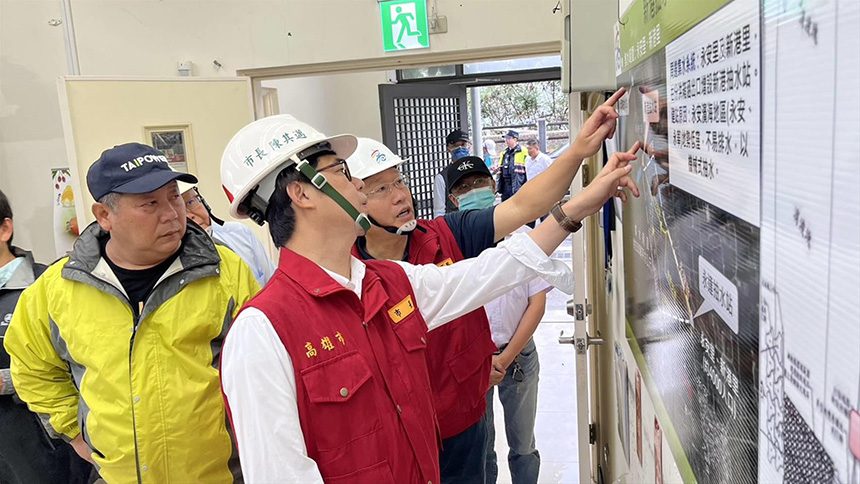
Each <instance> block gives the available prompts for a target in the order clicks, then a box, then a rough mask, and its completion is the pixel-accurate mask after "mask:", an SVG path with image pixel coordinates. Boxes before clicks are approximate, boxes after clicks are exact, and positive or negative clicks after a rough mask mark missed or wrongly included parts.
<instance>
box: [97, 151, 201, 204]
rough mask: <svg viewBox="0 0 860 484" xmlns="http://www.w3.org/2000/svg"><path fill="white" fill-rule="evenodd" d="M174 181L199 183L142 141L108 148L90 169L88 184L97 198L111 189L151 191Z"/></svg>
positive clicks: (128, 191)
mask: <svg viewBox="0 0 860 484" xmlns="http://www.w3.org/2000/svg"><path fill="white" fill-rule="evenodd" d="M173 180H180V181H184V182H186V183H197V177H195V176H194V175H191V174H188V173H180V172H177V171H173V170H172V169H170V165H169V164H168V163H167V157H166V156H164V153H162V152H160V151H158V150H157V149H155V148H153V147H152V146H146V145H143V144H140V143H126V144H123V145H119V146H114V147H113V148H111V149H109V150H105V151H104V152H102V155H101V156H100V157H99V159H98V160H96V162H95V163H93V164H92V166H90V169H89V170H88V171H87V187H88V188H89V189H90V195H92V196H93V198H94V199H95V200H99V199H100V198H102V197H103V196H105V195H107V194H108V193H111V192H114V193H149V192H152V191H155V190H158V189H159V188H161V187H163V186H164V185H166V184H168V183H169V182H171V181H173Z"/></svg>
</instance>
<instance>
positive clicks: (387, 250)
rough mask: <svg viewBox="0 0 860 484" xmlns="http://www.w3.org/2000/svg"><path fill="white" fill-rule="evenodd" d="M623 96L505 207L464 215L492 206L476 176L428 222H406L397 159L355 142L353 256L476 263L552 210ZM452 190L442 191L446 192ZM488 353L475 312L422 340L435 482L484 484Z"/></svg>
mask: <svg viewBox="0 0 860 484" xmlns="http://www.w3.org/2000/svg"><path fill="white" fill-rule="evenodd" d="M624 92H625V90H624V89H621V90H619V91H618V92H617V93H615V95H613V96H612V97H611V98H610V99H609V100H608V101H606V103H604V105H603V106H601V107H599V108H598V109H597V111H595V113H594V114H593V115H592V116H591V117H590V118H589V119H588V120H587V121H586V122H585V124H584V125H583V127H582V130H581V131H580V132H579V134H578V135H577V138H576V141H575V142H574V143H573V147H572V148H571V149H570V150H568V152H567V153H565V155H563V156H562V157H560V158H559V159H558V161H556V163H554V164H553V165H552V166H551V167H550V168H549V169H547V171H546V173H544V174H543V175H542V176H539V177H537V178H535V179H534V180H532V181H531V182H530V183H528V184H526V185H524V186H523V188H522V189H521V190H520V191H519V192H518V193H517V194H516V195H514V196H513V197H511V198H510V199H509V200H507V201H505V202H502V203H501V204H500V205H498V206H496V207H491V208H487V209H483V210H469V209H468V208H474V202H475V201H476V200H475V199H474V197H475V196H476V195H478V194H479V193H481V192H483V194H484V195H485V196H489V197H490V198H491V199H495V195H494V194H493V193H492V189H491V188H489V185H486V183H485V182H487V181H488V179H487V178H483V177H481V178H476V179H475V180H474V185H472V186H470V187H469V189H467V190H464V191H463V194H462V196H463V197H464V198H463V199H459V198H458V199H457V200H454V199H453V196H452V199H451V202H452V203H453V205H454V206H455V207H457V206H462V207H463V208H464V209H463V210H461V211H457V212H454V213H449V214H446V215H445V216H443V217H437V218H435V219H433V220H416V219H415V212H414V207H413V201H412V194H411V193H410V192H409V188H408V186H407V183H406V181H405V179H404V178H403V175H402V174H401V173H400V171H399V167H400V165H401V164H403V163H404V161H403V160H401V159H400V157H398V156H397V155H395V154H394V153H393V152H391V150H389V149H388V148H387V147H386V146H385V145H383V144H382V143H379V142H377V141H374V140H370V139H364V138H362V139H360V140H359V146H358V149H357V150H356V152H355V153H354V154H353V155H352V156H351V157H350V158H349V160H348V162H349V165H350V169H351V170H352V172H353V174H354V175H355V176H356V177H358V178H361V179H362V180H363V181H364V189H363V193H364V194H365V195H367V214H368V216H369V219H370V220H371V222H373V225H374V226H373V227H372V228H371V229H370V230H369V231H367V233H366V234H365V236H364V237H359V238H358V240H357V243H356V246H355V254H356V255H357V256H359V257H360V258H361V259H363V260H372V259H377V260H386V259H388V260H397V261H401V260H402V261H408V262H410V263H412V264H438V265H445V264H451V263H453V262H457V261H459V260H462V259H468V258H471V257H475V256H477V255H478V254H480V253H482V252H483V251H484V250H485V249H487V248H489V247H492V246H493V245H494V244H495V243H496V242H498V241H499V240H501V239H503V238H504V237H506V236H507V235H509V234H511V233H512V232H513V231H515V230H517V229H518V228H520V227H522V226H523V225H525V224H526V223H527V222H533V221H534V220H535V219H537V218H538V217H540V216H541V215H544V214H546V213H548V212H549V211H550V209H551V208H552V207H553V204H556V205H557V203H556V202H558V201H559V200H560V199H561V198H562V197H563V196H564V195H565V193H567V191H568V188H569V187H570V184H571V182H572V181H573V177H574V175H575V174H576V171H577V170H578V169H579V166H580V164H581V163H582V160H583V159H584V158H586V157H589V156H591V155H593V154H594V153H596V152H597V150H598V149H600V146H601V144H602V143H603V141H604V140H605V139H606V138H607V137H611V136H612V135H613V134H614V131H615V121H616V119H617V118H618V114H617V113H616V112H615V109H614V107H613V106H614V105H615V102H616V101H617V100H618V98H620V97H621V96H622V95H623V94H624ZM460 160H461V161H459V162H455V163H453V164H452V165H450V166H449V168H448V173H450V172H451V171H452V170H453V171H464V170H465V171H469V170H471V169H473V168H474V167H475V165H476V164H478V163H481V162H480V161H478V159H476V158H475V157H472V158H469V157H466V158H461V159H460ZM447 178H448V179H453V177H451V176H448V177H447ZM479 184H483V185H480V186H479ZM453 188H454V187H451V186H449V187H448V193H451V190H452V189H453ZM472 188H475V190H472ZM454 193H455V194H456V193H459V192H458V191H456V190H455V191H454ZM467 198H469V199H471V200H468V199H467ZM495 351H496V346H495V345H494V344H493V341H492V338H491V335H490V327H489V323H488V321H487V316H486V313H485V312H484V310H483V309H482V308H478V309H477V310H476V311H474V312H472V313H469V314H465V315H463V316H462V317H461V318H460V322H459V323H458V324H450V325H446V326H445V327H442V328H439V329H438V330H436V331H433V332H432V333H430V338H429V339H428V344H427V356H428V365H429V368H430V383H431V385H432V389H433V397H434V401H435V405H436V411H437V412H438V414H439V427H440V432H441V435H442V438H443V444H444V445H443V451H442V455H441V466H442V482H443V483H445V482H456V483H472V482H475V483H483V481H484V472H485V463H484V459H485V454H484V446H485V443H486V438H487V432H486V430H485V427H486V422H485V421H484V419H483V418H482V417H483V415H484V413H485V411H486V405H485V396H486V393H487V388H488V382H489V378H490V369H491V364H492V355H493V353H494V352H495Z"/></svg>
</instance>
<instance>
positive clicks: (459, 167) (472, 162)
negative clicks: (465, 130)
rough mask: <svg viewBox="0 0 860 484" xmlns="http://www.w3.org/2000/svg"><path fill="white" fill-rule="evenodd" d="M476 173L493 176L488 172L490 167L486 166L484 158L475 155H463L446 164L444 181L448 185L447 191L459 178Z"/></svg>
mask: <svg viewBox="0 0 860 484" xmlns="http://www.w3.org/2000/svg"><path fill="white" fill-rule="evenodd" d="M476 173H477V174H480V175H486V176H489V177H492V176H493V175H491V174H490V169H489V168H487V165H486V164H485V163H484V159H483V158H478V157H477V156H464V157H462V158H460V159H459V160H457V161H456V162H454V163H452V164H450V165H448V168H447V169H446V170H445V183H446V185H447V187H448V192H450V191H451V189H452V188H454V185H456V184H457V182H458V181H460V179H461V178H463V177H466V176H469V175H474V174H476Z"/></svg>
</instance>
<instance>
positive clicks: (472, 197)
mask: <svg viewBox="0 0 860 484" xmlns="http://www.w3.org/2000/svg"><path fill="white" fill-rule="evenodd" d="M495 201H496V194H495V193H493V189H492V188H490V187H481V188H476V189H474V190H470V191H468V192H466V193H464V194H462V195H460V196H459V197H457V202H459V204H460V211H463V210H482V209H485V208H490V207H492V206H493V203H495Z"/></svg>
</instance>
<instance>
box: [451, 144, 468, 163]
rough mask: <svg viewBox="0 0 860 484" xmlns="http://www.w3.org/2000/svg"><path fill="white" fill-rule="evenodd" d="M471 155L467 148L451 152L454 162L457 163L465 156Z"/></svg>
mask: <svg viewBox="0 0 860 484" xmlns="http://www.w3.org/2000/svg"><path fill="white" fill-rule="evenodd" d="M470 154H471V153H470V152H469V148H466V147H465V146H460V147H457V148H454V151H452V152H451V156H453V157H454V161H457V160H459V159H460V158H462V157H464V156H469V155H470Z"/></svg>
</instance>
